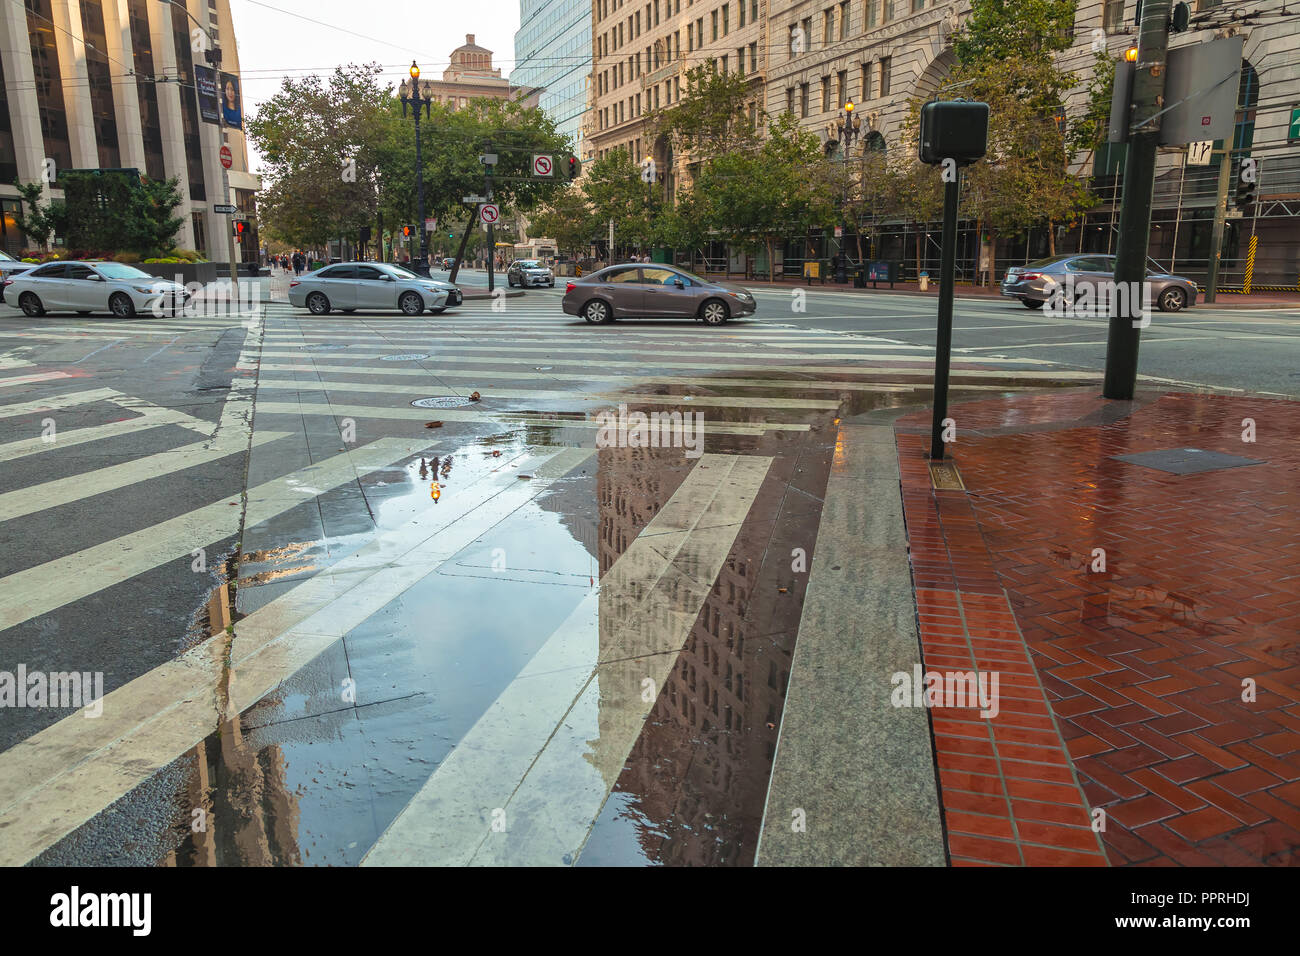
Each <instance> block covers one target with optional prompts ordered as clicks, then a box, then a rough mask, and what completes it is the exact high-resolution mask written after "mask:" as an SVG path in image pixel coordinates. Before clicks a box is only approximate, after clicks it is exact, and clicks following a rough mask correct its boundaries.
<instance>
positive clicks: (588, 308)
mask: <svg viewBox="0 0 1300 956" xmlns="http://www.w3.org/2000/svg"><path fill="white" fill-rule="evenodd" d="M582 317H583V318H584V319H586V320H587V321H588V322H590V323H592V324H593V325H605V324H607V323H608V322H611V321H612V320H613V318H614V313H613V312H611V311H610V308H609V305H608V304H606V303H605V302H604V301H603V300H602V299H592V300H591V301H590V302H588V303H587V304H586V305H584V306H583V307H582Z"/></svg>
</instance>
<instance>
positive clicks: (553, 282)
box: [546, 279, 555, 289]
mask: <svg viewBox="0 0 1300 956" xmlns="http://www.w3.org/2000/svg"><path fill="white" fill-rule="evenodd" d="M546 287H547V288H548V289H554V288H555V280H554V279H552V280H551V281H550V282H548V283H546Z"/></svg>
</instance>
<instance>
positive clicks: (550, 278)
mask: <svg viewBox="0 0 1300 956" xmlns="http://www.w3.org/2000/svg"><path fill="white" fill-rule="evenodd" d="M506 285H508V286H523V287H524V288H527V287H528V286H539V285H544V286H551V287H553V286H554V285H555V273H554V272H552V271H551V270H550V269H549V268H548V267H547V265H546V263H544V262H542V261H541V260H540V259H516V260H515V261H514V262H512V263H510V268H509V269H507V270H506Z"/></svg>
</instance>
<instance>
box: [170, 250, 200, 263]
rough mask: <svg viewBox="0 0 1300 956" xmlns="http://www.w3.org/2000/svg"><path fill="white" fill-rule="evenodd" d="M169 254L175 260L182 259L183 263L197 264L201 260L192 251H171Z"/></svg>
mask: <svg viewBox="0 0 1300 956" xmlns="http://www.w3.org/2000/svg"><path fill="white" fill-rule="evenodd" d="M171 254H172V255H174V256H175V257H176V258H177V259H183V260H184V261H185V262H198V261H199V260H200V259H202V258H203V257H202V256H200V255H199V254H198V253H197V252H195V251H194V250H193V249H173V250H172V253H171Z"/></svg>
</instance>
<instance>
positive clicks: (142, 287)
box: [131, 285, 161, 295]
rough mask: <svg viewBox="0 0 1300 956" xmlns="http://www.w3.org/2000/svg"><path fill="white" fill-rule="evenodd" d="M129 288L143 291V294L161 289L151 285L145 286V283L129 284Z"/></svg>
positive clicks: (149, 293)
mask: <svg viewBox="0 0 1300 956" xmlns="http://www.w3.org/2000/svg"><path fill="white" fill-rule="evenodd" d="M131 288H132V289H135V291H136V292H140V293H143V294H144V295H151V294H153V293H154V292H160V291H161V290H160V289H155V288H153V287H152V286H147V285H133V286H131Z"/></svg>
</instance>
